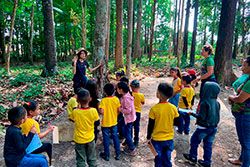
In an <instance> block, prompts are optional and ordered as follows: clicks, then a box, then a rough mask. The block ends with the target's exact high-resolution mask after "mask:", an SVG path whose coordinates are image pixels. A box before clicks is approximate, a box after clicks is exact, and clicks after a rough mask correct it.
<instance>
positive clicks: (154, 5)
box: [148, 0, 157, 61]
mask: <svg viewBox="0 0 250 167" xmlns="http://www.w3.org/2000/svg"><path fill="white" fill-rule="evenodd" d="M156 3H157V0H154V4H153V7H152V16H153V19H152V22H151V29H150V30H151V35H150V48H149V55H148V57H149V61H151V58H152V54H153V39H154V26H155V11H156Z"/></svg>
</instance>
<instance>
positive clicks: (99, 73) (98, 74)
mask: <svg viewBox="0 0 250 167" xmlns="http://www.w3.org/2000/svg"><path fill="white" fill-rule="evenodd" d="M108 3H109V0H97V5H96V24H95V33H94V48H93V56H94V60H95V61H94V66H97V65H98V63H99V62H100V61H101V62H102V64H103V66H101V67H100V68H99V69H97V70H95V71H94V77H95V78H96V85H97V92H98V96H99V97H102V93H103V87H104V85H105V84H106V83H107V81H108V80H107V59H106V50H105V44H106V38H107V20H108V11H107V9H108V7H107V6H108Z"/></svg>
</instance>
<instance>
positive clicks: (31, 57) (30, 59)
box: [17, 4, 34, 64]
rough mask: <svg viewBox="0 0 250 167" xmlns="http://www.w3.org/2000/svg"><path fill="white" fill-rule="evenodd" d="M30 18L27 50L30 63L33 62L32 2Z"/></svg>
mask: <svg viewBox="0 0 250 167" xmlns="http://www.w3.org/2000/svg"><path fill="white" fill-rule="evenodd" d="M30 20H31V21H30V52H29V62H30V64H33V31H34V4H32V6H31V19H30ZM17 45H18V44H17Z"/></svg>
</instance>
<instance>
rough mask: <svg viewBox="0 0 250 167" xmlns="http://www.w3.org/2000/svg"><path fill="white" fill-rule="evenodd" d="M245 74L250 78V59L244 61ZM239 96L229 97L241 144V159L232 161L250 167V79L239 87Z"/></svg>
mask: <svg viewBox="0 0 250 167" xmlns="http://www.w3.org/2000/svg"><path fill="white" fill-rule="evenodd" d="M242 71H243V74H248V75H249V76H250V57H248V58H247V59H245V60H244V64H243V67H242ZM236 93H237V94H236V95H235V96H229V97H228V102H229V104H230V105H232V114H233V115H234V117H235V125H236V131H237V134H238V138H239V141H240V144H241V155H240V157H239V159H238V160H237V159H230V160H229V162H230V163H232V164H238V165H241V167H249V166H250V79H249V77H248V79H246V81H244V82H242V84H239V85H238V88H237V92H236Z"/></svg>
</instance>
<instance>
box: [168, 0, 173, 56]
mask: <svg viewBox="0 0 250 167" xmlns="http://www.w3.org/2000/svg"><path fill="white" fill-rule="evenodd" d="M171 7H172V0H170V4H169V42H168V56H169V58H170V57H171V50H172V36H171V35H172V32H171V31H172V21H171V20H172V16H171Z"/></svg>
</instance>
